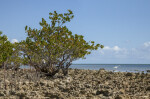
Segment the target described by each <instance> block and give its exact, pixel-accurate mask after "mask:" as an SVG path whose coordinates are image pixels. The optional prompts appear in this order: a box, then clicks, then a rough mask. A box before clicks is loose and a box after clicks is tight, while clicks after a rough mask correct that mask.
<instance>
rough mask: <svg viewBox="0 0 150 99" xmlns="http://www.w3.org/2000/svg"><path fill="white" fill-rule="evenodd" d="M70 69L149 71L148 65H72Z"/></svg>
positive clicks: (149, 66)
mask: <svg viewBox="0 0 150 99" xmlns="http://www.w3.org/2000/svg"><path fill="white" fill-rule="evenodd" d="M70 68H74V69H75V68H76V69H90V70H99V69H101V68H104V69H105V70H109V71H115V72H119V71H120V72H142V71H144V72H146V70H150V64H73V65H71V66H70Z"/></svg>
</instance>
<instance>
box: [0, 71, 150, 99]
mask: <svg viewBox="0 0 150 99" xmlns="http://www.w3.org/2000/svg"><path fill="white" fill-rule="evenodd" d="M4 78H5V80H4ZM0 98H25V99H30V98H50V99H67V98H68V99H70V98H71V99H150V73H146V74H144V73H122V72H111V71H105V70H102V69H101V70H79V69H69V74H68V76H65V77H63V76H62V75H61V73H58V74H56V76H54V77H53V78H50V77H46V76H44V75H42V74H39V73H36V72H34V71H29V70H26V71H25V70H19V71H18V72H15V71H11V70H9V71H7V73H5V76H4V71H3V70H0Z"/></svg>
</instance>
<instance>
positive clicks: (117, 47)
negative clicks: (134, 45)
mask: <svg viewBox="0 0 150 99" xmlns="http://www.w3.org/2000/svg"><path fill="white" fill-rule="evenodd" d="M103 50H111V51H121V50H122V49H121V48H120V47H119V46H114V47H109V46H105V47H104V49H103Z"/></svg>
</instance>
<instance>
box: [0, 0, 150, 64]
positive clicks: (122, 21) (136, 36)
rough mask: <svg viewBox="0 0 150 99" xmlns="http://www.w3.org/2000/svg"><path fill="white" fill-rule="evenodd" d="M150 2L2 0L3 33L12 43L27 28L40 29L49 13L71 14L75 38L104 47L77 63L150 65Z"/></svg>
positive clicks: (22, 38) (142, 0)
mask: <svg viewBox="0 0 150 99" xmlns="http://www.w3.org/2000/svg"><path fill="white" fill-rule="evenodd" d="M149 4H150V0H0V30H1V31H3V34H6V35H7V36H8V38H9V40H10V41H16V40H18V41H21V40H24V39H25V38H26V36H27V35H26V33H25V30H24V28H25V26H26V25H28V26H30V27H32V28H40V27H39V22H40V21H41V18H45V19H46V20H47V21H48V20H49V19H48V17H49V12H53V11H55V10H56V11H57V12H59V13H65V12H67V9H71V10H72V11H73V13H74V15H75V18H74V19H73V20H72V21H71V22H70V23H67V26H68V28H69V29H70V30H71V31H72V32H73V33H74V34H80V35H83V36H84V37H85V39H86V40H87V41H89V40H93V41H95V42H96V43H100V44H103V45H104V46H105V48H104V49H102V50H101V49H99V50H97V51H93V53H92V54H91V55H88V56H87V57H86V59H85V60H81V59H80V60H77V61H75V62H74V63H96V64H98V63H107V64H111V63H122V64H124V63H125V64H127V63H128V64H150V13H149V12H150V6H149Z"/></svg>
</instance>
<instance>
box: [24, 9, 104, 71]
mask: <svg viewBox="0 0 150 99" xmlns="http://www.w3.org/2000/svg"><path fill="white" fill-rule="evenodd" d="M73 17H74V15H73V12H72V11H71V10H68V13H64V14H59V13H57V12H56V11H54V13H49V19H50V21H49V22H50V23H47V22H46V20H45V19H44V18H42V21H41V22H40V26H41V29H39V30H38V29H31V28H30V27H29V28H28V27H27V26H26V27H25V30H26V32H27V34H28V37H27V38H26V40H25V41H22V42H21V45H22V46H21V47H22V51H23V52H24V54H25V55H24V59H25V61H24V63H26V64H27V63H28V64H29V65H30V66H34V67H35V66H36V67H39V68H41V70H42V68H47V67H48V68H51V66H52V65H54V66H53V67H55V66H58V67H59V68H68V67H69V66H70V65H71V63H72V61H75V60H77V59H80V58H85V55H88V54H90V53H91V51H92V50H97V49H98V48H103V45H100V44H96V45H95V42H94V41H91V42H87V41H85V40H84V36H82V35H78V34H75V35H73V34H72V32H71V31H70V30H69V29H68V28H67V27H66V26H65V25H64V24H65V23H66V22H70V21H71V20H72V19H73ZM43 60H44V61H45V63H43V62H42V61H43ZM45 66H46V67H45Z"/></svg>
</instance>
